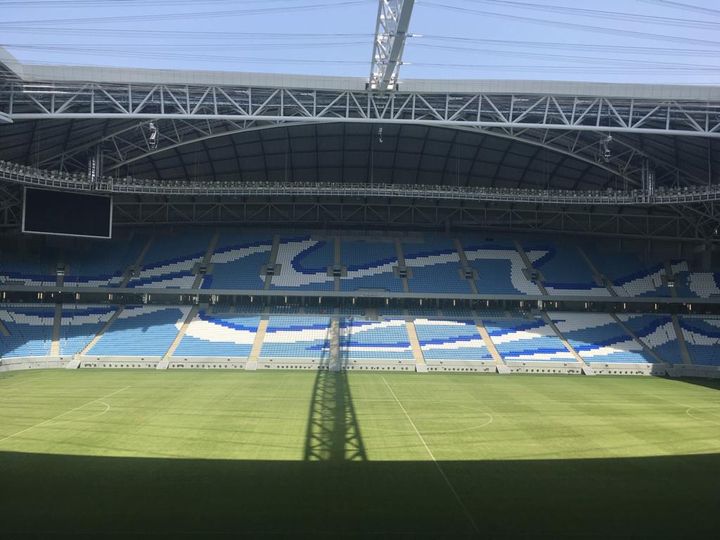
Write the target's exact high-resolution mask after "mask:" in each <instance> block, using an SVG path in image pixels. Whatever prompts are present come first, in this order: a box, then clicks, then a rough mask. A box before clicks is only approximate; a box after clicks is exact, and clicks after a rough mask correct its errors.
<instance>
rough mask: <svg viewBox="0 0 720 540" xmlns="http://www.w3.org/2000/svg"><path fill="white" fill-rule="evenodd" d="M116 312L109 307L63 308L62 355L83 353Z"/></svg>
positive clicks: (77, 306)
mask: <svg viewBox="0 0 720 540" xmlns="http://www.w3.org/2000/svg"><path fill="white" fill-rule="evenodd" d="M115 311H116V308H115V307H109V306H85V305H74V306H63V308H62V322H61V326H60V354H61V355H63V356H64V355H73V354H78V353H79V352H81V351H82V350H83V349H84V348H85V346H86V345H88V344H89V343H90V341H92V339H93V337H95V335H96V334H97V333H98V332H99V331H100V329H101V328H102V327H103V325H105V323H107V322H108V321H109V320H110V318H111V317H112V315H113V313H114V312H115Z"/></svg>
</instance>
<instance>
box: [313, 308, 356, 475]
mask: <svg viewBox="0 0 720 540" xmlns="http://www.w3.org/2000/svg"><path fill="white" fill-rule="evenodd" d="M341 320H344V319H341ZM351 320H352V319H351ZM341 324H342V323H341V322H340V320H336V323H335V324H331V326H329V327H328V331H327V334H326V336H325V343H326V344H327V345H326V348H325V349H324V350H327V355H326V356H325V355H324V356H323V357H322V358H321V361H320V366H321V369H319V370H318V372H317V375H316V376H315V384H314V385H313V391H312V396H311V398H310V411H309V413H308V423H307V429H306V435H305V452H304V459H305V460H306V461H366V460H367V453H366V452H365V445H364V444H363V440H362V435H361V434H360V425H359V424H358V421H357V415H356V414H355V405H354V404H353V400H352V393H351V391H350V383H349V381H348V376H347V372H346V371H345V366H346V365H347V364H348V363H349V361H350V354H349V338H347V339H344V340H341V339H340V336H339V335H338V327H339V326H340V325H341Z"/></svg>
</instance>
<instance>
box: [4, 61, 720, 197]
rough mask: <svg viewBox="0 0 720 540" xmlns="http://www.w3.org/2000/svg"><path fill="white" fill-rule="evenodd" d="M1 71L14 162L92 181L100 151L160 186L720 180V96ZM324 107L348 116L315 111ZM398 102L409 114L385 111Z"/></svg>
mask: <svg viewBox="0 0 720 540" xmlns="http://www.w3.org/2000/svg"><path fill="white" fill-rule="evenodd" d="M0 68H2V75H1V79H0V113H4V116H3V117H2V118H4V119H5V120H6V121H7V122H9V123H6V124H4V125H2V128H0V129H1V131H0V133H1V134H2V145H0V160H5V161H11V162H14V163H19V164H25V165H32V166H35V167H39V168H42V169H49V170H65V171H68V172H83V173H84V172H86V171H87V167H88V160H89V159H91V157H92V156H93V155H97V152H98V149H100V153H101V154H102V155H103V162H104V164H103V174H105V175H108V176H118V177H124V176H133V177H136V178H145V179H159V180H178V181H182V180H185V179H191V180H197V179H202V180H207V181H239V180H241V181H266V180H267V181H277V182H288V181H290V182H293V181H299V182H312V181H318V182H319V181H323V182H376V183H391V184H421V185H448V186H471V187H476V186H499V187H520V188H541V189H554V188H560V189H577V190H590V189H620V190H623V189H635V188H640V186H641V184H642V178H643V177H642V175H643V174H645V173H644V172H643V171H645V170H646V169H648V168H649V169H651V170H652V171H653V172H654V176H655V182H656V184H657V186H668V187H671V186H674V187H677V186H682V185H707V184H709V183H720V182H718V171H720V141H719V140H718V138H720V88H719V87H713V86H680V85H677V86H676V85H639V84H603V83H583V82H553V81H500V80H493V81H480V80H478V81H473V80H403V81H402V83H401V85H400V88H399V89H398V90H397V91H396V92H394V93H390V94H384V95H383V94H380V95H378V94H377V93H374V92H372V91H369V90H367V89H366V84H367V83H366V80H365V79H360V78H346V77H324V76H298V75H283V74H264V73H226V72H214V71H192V72H190V71H187V72H185V71H169V70H148V69H122V68H98V67H80V66H55V65H53V66H44V65H22V64H21V63H19V62H18V61H17V60H16V59H14V58H13V57H12V56H11V55H10V54H9V53H7V51H4V50H2V49H0ZM183 92H184V94H183ZM181 94H182V95H184V96H185V99H187V104H184V103H182V101H183V98H180V97H179V96H181ZM221 94H222V95H224V96H225V97H227V99H224V98H223V101H222V102H221V101H220V99H219V98H218V96H220V95H221ZM128 95H129V97H128ZM246 95H247V96H249V97H248V98H247V99H248V104H249V105H248V104H240V103H239V100H240V99H241V97H243V96H246ZM253 95H255V97H252V96H253ZM208 96H212V97H213V99H214V100H215V101H212V102H210V101H209V99H210V98H209V97H208ZM238 96H240V97H238ZM257 96H262V97H257ZM321 98H322V99H325V100H326V101H325V102H324V104H323V105H322V106H326V109H330V108H332V107H335V108H336V109H341V110H340V112H338V111H337V110H334V111H333V114H332V115H326V116H325V117H321V115H319V114H316V113H314V108H315V107H316V106H317V107H320V106H321V105H319V103H320V100H321ZM124 99H125V100H127V102H128V103H127V104H125V103H121V101H122V100H124ZM243 99H244V98H243ZM255 99H257V100H261V101H262V102H263V107H265V108H264V111H265V112H263V113H262V114H260V113H259V112H258V111H259V109H261V108H262V107H260V106H258V105H253V100H255ZM191 100H195V102H193V103H192V104H191ZM236 100H237V101H236ZM393 100H396V101H397V103H401V102H403V100H404V102H403V103H404V104H403V105H402V107H404V108H405V109H406V111H405V112H406V113H407V114H406V116H404V117H402V118H400V117H399V116H400V115H386V114H384V113H382V112H378V109H379V108H380V107H383V106H384V107H386V108H389V107H391V106H392V107H396V108H400V107H401V106H400V105H397V104H396V101H393ZM410 100H412V104H413V105H412V109H413V110H412V113H409V112H408V110H409V109H410V106H409V105H407V104H408V103H409V102H410ZM365 101H367V104H366V103H365ZM258 103H260V101H258ZM268 103H270V106H268V105H267V104H268ZM328 103H329V105H328ZM337 103H340V104H342V103H344V104H345V105H342V106H338V105H337ZM416 103H417V108H418V110H419V109H420V107H421V106H422V107H423V108H425V111H424V112H423V113H420V112H416V110H415V107H416ZM228 104H230V109H228V111H229V112H226V113H224V114H218V113H219V112H222V111H220V107H225V108H226V109H227V106H228ZM288 104H289V105H288ZM185 105H186V106H185ZM103 107H105V108H104V109H103ZM243 107H245V108H246V109H248V110H249V109H250V108H253V107H254V109H255V113H256V114H254V115H249V114H247V112H246V109H243ZM271 107H273V108H272V110H270V108H271ZM353 107H354V109H353ZM453 107H454V109H453ZM473 107H474V108H475V109H473ZM523 107H524V109H523ZM553 107H554V108H555V109H554V115H555V117H554V118H553V117H552V114H551V115H550V116H549V115H548V111H549V110H550V112H551V113H553V110H551V109H552V108H553ZM213 108H214V109H213ZM311 108H313V110H310V109H311ZM576 108H577V109H578V112H577V114H578V117H579V120H578V121H573V122H571V121H569V120H568V121H567V122H566V123H563V122H565V121H566V120H567V118H568V117H569V116H570V114H571V112H572V115H573V117H575V114H576V112H575V109H576ZM170 109H172V111H170ZM191 109H192V111H191ZM351 109H353V110H351ZM471 109H472V110H476V111H477V119H478V120H479V121H478V122H474V121H472V120H474V118H473V117H474V115H475V114H476V113H475V112H472V114H468V111H470V110H471ZM492 109H494V110H492ZM223 110H225V109H223ZM513 110H514V111H513ZM543 110H544V115H545V116H544V117H543V114H542V113H543ZM195 111H200V112H203V114H202V115H196V114H195ZM268 111H270V112H268ZM453 111H454V112H453ZM522 111H524V112H522ZM581 111H584V112H581ZM403 114H405V113H403ZM462 115H465V116H464V117H463V122H458V121H457V120H456V118H459V117H461V116H462ZM487 115H490V116H487ZM468 117H470V118H469V119H468ZM628 117H629V119H630V120H629V121H627V118H628ZM2 118H0V120H1V119H2ZM488 118H489V119H490V120H494V119H497V118H499V119H502V120H503V121H502V122H495V121H488ZM624 118H625V120H624ZM558 119H560V120H558ZM520 121H522V122H520ZM527 122H535V123H534V124H532V123H530V124H527ZM151 124H152V125H153V126H154V128H156V129H157V131H158V134H159V138H158V142H157V145H154V144H150V141H149V128H150V125H151Z"/></svg>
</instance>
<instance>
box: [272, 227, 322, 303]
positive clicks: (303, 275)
mask: <svg viewBox="0 0 720 540" xmlns="http://www.w3.org/2000/svg"><path fill="white" fill-rule="evenodd" d="M334 253H335V249H334V244H333V242H332V241H325V240H313V239H312V238H311V237H310V236H302V237H294V238H289V237H281V238H280V243H279V245H278V252H277V257H276V260H275V263H276V265H280V272H279V274H277V275H274V276H273V278H272V281H271V285H270V287H271V288H272V289H296V290H315V291H331V290H333V288H334V285H335V278H334V277H332V275H330V274H328V268H329V267H330V266H332V265H333V261H334Z"/></svg>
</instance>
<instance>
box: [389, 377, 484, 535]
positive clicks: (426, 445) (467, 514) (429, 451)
mask: <svg viewBox="0 0 720 540" xmlns="http://www.w3.org/2000/svg"><path fill="white" fill-rule="evenodd" d="M382 380H383V382H384V383H385V386H387V389H388V390H390V393H391V394H392V397H393V398H394V399H395V402H396V403H397V404H398V405H399V406H400V408H401V409H402V412H403V413H404V414H405V418H407V420H408V422H410V425H411V426H412V428H413V431H415V434H416V435H417V436H418V439H420V442H421V443H422V445H423V446H424V447H425V451H426V452H427V453H428V455H429V456H430V459H431V460H432V462H433V463H434V464H435V467H436V468H437V470H438V472H439V473H440V476H442V478H443V480H445V483H446V484H447V486H448V488H450V492H451V493H452V494H453V496H454V497H455V500H456V501H457V503H458V504H459V505H460V508H461V509H462V511H463V513H464V514H465V517H466V518H467V519H468V521H469V522H470V524H471V525H472V527H473V529H474V530H475V532H477V533H479V532H480V529H479V528H478V526H477V523H475V520H474V519H473V517H472V514H471V513H470V511H469V510H468V508H467V506H465V503H464V502H463V501H462V499H461V498H460V495H459V494H458V492H457V490H456V489H455V486H453V484H452V482H451V481H450V479H449V478H448V476H447V474H445V471H444V470H443V468H442V467H441V466H440V463H439V462H438V460H437V459H435V454H433V453H432V450H430V447H429V446H428V444H427V442H425V437H423V436H422V434H421V433H420V430H418V428H417V426H416V425H415V422H413V419H412V418H410V415H409V414H408V412H407V409H405V406H404V405H403V404H402V402H401V401H400V400H399V399H398V397H397V396H396V395H395V392H394V391H393V389H392V387H391V386H390V385H389V384H388V382H387V381H386V380H385V377H383V378H382Z"/></svg>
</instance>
